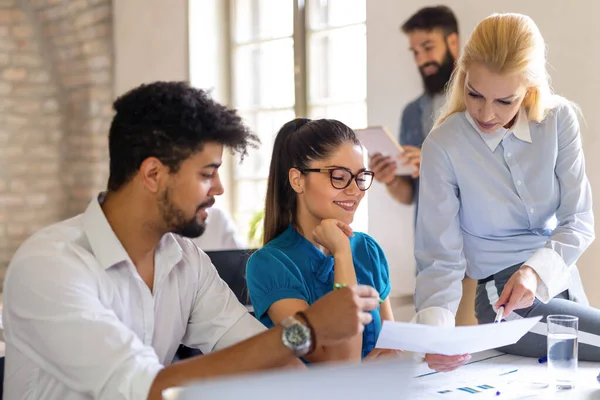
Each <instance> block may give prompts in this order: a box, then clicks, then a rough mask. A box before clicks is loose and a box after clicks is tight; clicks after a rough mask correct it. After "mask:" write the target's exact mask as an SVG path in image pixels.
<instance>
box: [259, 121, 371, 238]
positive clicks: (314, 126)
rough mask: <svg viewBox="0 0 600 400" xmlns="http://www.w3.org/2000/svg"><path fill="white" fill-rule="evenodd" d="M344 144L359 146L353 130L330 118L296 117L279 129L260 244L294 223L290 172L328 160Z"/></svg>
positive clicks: (294, 206) (272, 158)
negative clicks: (293, 169) (311, 163)
mask: <svg viewBox="0 0 600 400" xmlns="http://www.w3.org/2000/svg"><path fill="white" fill-rule="evenodd" d="M347 142H351V143H353V144H356V145H360V141H359V140H358V138H357V137H356V135H355V134H354V131H353V130H352V129H350V128H349V127H348V126H346V125H344V124H343V123H341V122H339V121H336V120H333V119H319V120H310V119H307V118H297V119H294V120H292V121H290V122H288V123H286V124H285V125H283V126H282V127H281V129H280V130H279V132H278V133H277V136H276V137H275V143H274V144H273V155H272V157H271V165H270V168H269V178H268V181H267V199H266V203H265V218H264V234H263V235H264V236H263V237H264V238H263V244H267V243H269V242H270V241H271V240H272V239H274V238H276V237H277V236H279V235H280V234H281V233H282V232H283V231H285V230H286V229H287V227H288V226H289V225H290V224H294V225H295V224H296V206H297V198H296V192H294V190H293V189H292V186H291V185H290V182H289V171H290V169H291V168H300V169H302V168H308V165H309V164H310V162H311V161H315V160H322V159H325V158H327V157H329V156H330V155H331V153H333V152H334V151H335V150H337V149H338V148H339V147H340V146H341V145H342V144H344V143H347Z"/></svg>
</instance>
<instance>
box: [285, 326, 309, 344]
mask: <svg viewBox="0 0 600 400" xmlns="http://www.w3.org/2000/svg"><path fill="white" fill-rule="evenodd" d="M285 337H286V339H287V340H288V342H289V343H290V344H291V345H292V346H300V345H303V344H305V343H306V342H307V341H308V340H309V337H308V335H307V334H306V330H305V329H304V328H303V327H302V326H300V325H292V326H290V327H289V328H288V329H287V330H286V335H285Z"/></svg>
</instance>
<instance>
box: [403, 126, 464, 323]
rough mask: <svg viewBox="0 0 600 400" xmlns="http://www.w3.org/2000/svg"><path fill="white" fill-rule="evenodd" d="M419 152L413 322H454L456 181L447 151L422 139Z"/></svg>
mask: <svg viewBox="0 0 600 400" xmlns="http://www.w3.org/2000/svg"><path fill="white" fill-rule="evenodd" d="M430 136H431V135H430ZM421 157H422V163H421V181H420V193H419V212H418V214H417V226H416V232H415V258H416V261H417V268H418V275H417V282H416V288H415V307H416V311H417V315H416V316H415V318H414V319H413V321H415V322H418V323H424V324H431V325H442V324H443V325H449V326H453V325H454V323H455V315H456V311H457V309H458V305H459V303H460V299H461V297H462V283H461V280H462V279H463V278H464V275H465V270H466V260H465V257H464V253H463V237H462V233H461V230H460V221H459V215H458V213H459V209H460V198H459V190H458V184H457V182H456V178H455V174H454V169H453V168H452V165H451V162H450V160H449V158H448V155H447V153H446V152H445V151H444V150H443V148H442V147H441V146H440V144H438V143H437V142H436V141H434V140H432V139H431V138H428V139H426V140H425V143H424V146H423V151H422V154H421Z"/></svg>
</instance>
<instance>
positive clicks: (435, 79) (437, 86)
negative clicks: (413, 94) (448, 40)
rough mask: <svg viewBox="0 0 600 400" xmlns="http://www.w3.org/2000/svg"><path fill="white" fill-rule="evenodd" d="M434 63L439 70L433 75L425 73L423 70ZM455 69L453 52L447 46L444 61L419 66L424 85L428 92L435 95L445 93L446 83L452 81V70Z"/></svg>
mask: <svg viewBox="0 0 600 400" xmlns="http://www.w3.org/2000/svg"><path fill="white" fill-rule="evenodd" d="M431 65H434V66H436V67H437V71H436V72H435V74H432V75H425V73H424V72H423V71H424V69H425V68H426V67H429V66H431ZM453 71H454V57H452V53H450V49H449V48H448V46H446V55H445V56H444V59H443V60H442V63H441V64H440V63H437V62H435V61H431V62H428V63H426V64H423V65H421V66H420V67H419V72H420V73H421V78H423V87H424V89H425V92H427V94H429V95H431V96H433V95H435V94H438V93H443V92H444V90H445V88H446V84H448V82H449V81H450V77H451V76H452V72H453Z"/></svg>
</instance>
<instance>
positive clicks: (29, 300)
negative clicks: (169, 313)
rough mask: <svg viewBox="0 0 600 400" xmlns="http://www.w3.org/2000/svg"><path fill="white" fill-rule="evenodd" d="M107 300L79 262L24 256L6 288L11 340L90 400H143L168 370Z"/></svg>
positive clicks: (5, 313) (72, 258) (9, 275)
mask: <svg viewBox="0 0 600 400" xmlns="http://www.w3.org/2000/svg"><path fill="white" fill-rule="evenodd" d="M57 252H58V251H57ZM101 296H102V295H101V293H100V289H99V287H98V279H97V276H95V272H93V271H90V270H89V269H88V268H86V266H85V265H84V264H83V263H82V262H81V260H80V259H79V258H77V257H75V256H62V255H56V256H44V257H42V256H28V257H23V258H20V259H19V260H17V261H15V262H14V263H13V264H11V265H10V267H9V269H8V272H7V277H6V281H5V286H4V310H3V321H4V324H5V332H4V333H5V336H6V341H7V343H8V344H9V346H14V347H15V348H16V349H18V350H19V351H20V352H22V353H23V354H24V355H25V356H26V357H28V358H29V359H31V360H32V361H33V362H34V363H35V364H37V365H38V366H39V367H40V368H42V369H43V370H44V371H46V372H47V373H49V374H51V375H53V376H54V378H55V379H57V380H59V381H60V382H61V383H62V384H64V385H66V386H67V387H68V388H70V389H71V390H72V391H75V392H78V393H80V394H82V395H83V396H85V397H86V398H90V399H100V400H104V399H106V400H109V399H110V400H142V399H143V400H145V399H146V398H147V396H148V393H149V390H150V387H151V386H152V382H153V381H154V378H155V377H156V375H157V374H158V372H159V371H160V370H161V369H162V368H163V366H162V365H161V364H160V362H159V360H158V356H157V355H156V352H155V351H154V349H153V348H152V347H150V346H147V345H144V343H142V341H141V340H140V339H139V337H138V336H137V335H136V334H135V333H134V332H133V331H132V330H130V329H129V328H128V327H126V326H125V325H124V324H123V323H121V321H120V320H119V318H118V317H117V315H116V314H115V313H114V311H113V310H112V309H110V308H109V307H107V306H105V305H104V303H103V302H102V301H101Z"/></svg>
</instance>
